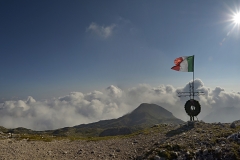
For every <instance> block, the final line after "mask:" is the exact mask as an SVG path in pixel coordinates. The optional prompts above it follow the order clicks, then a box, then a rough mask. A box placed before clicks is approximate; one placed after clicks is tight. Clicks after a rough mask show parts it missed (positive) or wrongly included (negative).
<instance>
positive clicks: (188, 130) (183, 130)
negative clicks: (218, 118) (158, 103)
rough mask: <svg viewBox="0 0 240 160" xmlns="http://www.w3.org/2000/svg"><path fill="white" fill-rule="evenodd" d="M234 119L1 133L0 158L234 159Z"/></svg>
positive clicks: (237, 147) (238, 145)
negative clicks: (102, 133)
mask: <svg viewBox="0 0 240 160" xmlns="http://www.w3.org/2000/svg"><path fill="white" fill-rule="evenodd" d="M236 122H237V121H236ZM236 122H233V123H234V124H233V123H205V122H203V121H200V122H186V123H182V124H170V123H169V124H155V125H153V126H152V127H149V128H145V129H143V130H141V131H138V132H135V133H132V134H130V135H122V136H112V137H95V138H94V137H88V138H84V139H74V138H73V137H53V136H47V135H26V134H15V133H8V134H7V133H3V132H1V133H0V138H1V140H0V153H1V154H0V159H26V160H28V159H29V160H30V159H79V160H90V159H92V160H93V159H94V160H98V159H104V160H106V159H108V160H112V159H116V160H124V159H125V160H129V159H135V160H144V159H152V160H168V159H170V160H171V159H172V160H173V159H175V160H188V159H189V160H192V159H195V160H218V159H219V160H220V159H222V160H234V159H240V132H239V131H240V126H239V124H238V123H236Z"/></svg>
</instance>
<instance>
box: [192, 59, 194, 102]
mask: <svg viewBox="0 0 240 160" xmlns="http://www.w3.org/2000/svg"><path fill="white" fill-rule="evenodd" d="M192 93H193V100H194V55H193V85H192Z"/></svg>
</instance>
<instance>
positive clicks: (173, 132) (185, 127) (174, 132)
mask: <svg viewBox="0 0 240 160" xmlns="http://www.w3.org/2000/svg"><path fill="white" fill-rule="evenodd" d="M194 125H195V122H194V121H188V122H187V123H186V124H183V125H181V126H180V127H179V128H177V129H174V130H171V131H169V132H167V133H166V136H167V137H172V136H175V135H178V134H181V133H183V132H186V131H189V130H191V129H193V128H194Z"/></svg>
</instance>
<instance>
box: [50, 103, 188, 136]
mask: <svg viewBox="0 0 240 160" xmlns="http://www.w3.org/2000/svg"><path fill="white" fill-rule="evenodd" d="M158 123H173V124H179V123H183V121H182V120H180V119H177V118H176V117H174V116H173V114H172V113H171V112H169V111H167V110H166V109H164V108H162V107H160V106H158V105H156V104H147V103H143V104H141V105H140V106H139V107H137V108H136V109H135V110H134V111H132V112H131V113H129V114H127V115H124V116H122V117H120V118H118V119H111V120H102V121H99V122H95V123H90V124H81V125H77V126H74V127H65V128H62V129H57V130H55V131H54V132H53V134H56V135H59V134H63V135H79V134H80V135H88V134H89V135H91V133H95V134H93V136H97V135H99V134H100V135H108V133H110V132H111V133H114V135H119V134H129V133H131V131H135V130H138V129H142V128H145V127H150V126H152V125H154V124H158ZM121 128H122V129H121ZM106 130H107V131H109V132H107V131H106ZM103 132H104V133H105V134H101V133H103ZM111 135H112V134H111Z"/></svg>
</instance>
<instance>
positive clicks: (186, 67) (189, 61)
mask: <svg viewBox="0 0 240 160" xmlns="http://www.w3.org/2000/svg"><path fill="white" fill-rule="evenodd" d="M174 64H175V66H173V67H172V68H171V69H173V70H176V71H182V72H193V71H194V56H183V57H179V58H176V59H175V60H174Z"/></svg>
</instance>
